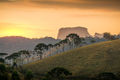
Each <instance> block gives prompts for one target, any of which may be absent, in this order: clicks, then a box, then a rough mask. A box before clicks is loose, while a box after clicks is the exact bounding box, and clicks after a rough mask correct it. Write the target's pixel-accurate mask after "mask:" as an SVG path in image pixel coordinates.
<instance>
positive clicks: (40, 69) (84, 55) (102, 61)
mask: <svg viewBox="0 0 120 80" xmlns="http://www.w3.org/2000/svg"><path fill="white" fill-rule="evenodd" d="M55 67H64V68H66V69H68V70H69V71H71V72H72V73H73V75H75V76H80V75H87V76H93V75H95V74H98V73H100V72H107V71H108V72H118V71H120V40H113V41H106V42H101V43H96V44H92V45H88V46H84V47H81V48H77V49H74V50H71V51H68V52H65V53H61V54H58V55H55V56H52V57H49V58H46V59H43V60H40V61H37V62H34V63H30V64H27V65H25V66H24V68H27V69H31V70H32V71H33V72H34V73H36V74H44V73H46V72H47V71H49V70H51V69H53V68H55Z"/></svg>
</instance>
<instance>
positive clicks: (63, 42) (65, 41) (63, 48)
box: [59, 39, 68, 52]
mask: <svg viewBox="0 0 120 80" xmlns="http://www.w3.org/2000/svg"><path fill="white" fill-rule="evenodd" d="M67 43H68V39H64V40H61V41H60V42H59V44H60V45H62V46H61V47H62V52H64V51H65V44H67Z"/></svg>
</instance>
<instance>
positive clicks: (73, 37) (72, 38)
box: [66, 33, 82, 48]
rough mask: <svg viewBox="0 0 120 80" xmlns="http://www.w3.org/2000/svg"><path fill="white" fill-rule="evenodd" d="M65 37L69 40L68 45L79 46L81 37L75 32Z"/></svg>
mask: <svg viewBox="0 0 120 80" xmlns="http://www.w3.org/2000/svg"><path fill="white" fill-rule="evenodd" d="M66 39H68V40H69V45H70V47H73V48H74V47H75V46H79V44H80V43H81V42H82V39H81V38H80V37H79V36H78V35H77V34H74V33H72V34H69V35H68V36H66Z"/></svg>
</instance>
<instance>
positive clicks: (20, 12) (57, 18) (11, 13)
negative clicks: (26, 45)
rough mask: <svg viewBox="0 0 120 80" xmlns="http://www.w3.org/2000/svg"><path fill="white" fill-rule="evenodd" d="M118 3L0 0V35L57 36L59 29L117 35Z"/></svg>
mask: <svg viewBox="0 0 120 80" xmlns="http://www.w3.org/2000/svg"><path fill="white" fill-rule="evenodd" d="M119 2H120V1H119V0H109V1H108V0H104V2H103V0H96V1H95V0H0V36H25V37H29V38H39V37H45V36H50V37H54V38H56V37H57V33H58V29H59V28H61V27H76V26H82V27H87V28H88V30H89V33H90V34H92V35H93V34H94V33H95V32H98V33H103V32H111V33H112V34H118V33H120V6H119V5H120V3H119Z"/></svg>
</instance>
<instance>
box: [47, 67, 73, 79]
mask: <svg viewBox="0 0 120 80" xmlns="http://www.w3.org/2000/svg"><path fill="white" fill-rule="evenodd" d="M69 75H72V73H70V72H69V71H68V70H67V69H64V68H62V67H56V68H54V69H52V70H51V71H49V72H48V73H47V74H46V79H45V80H64V79H65V78H66V77H67V76H69Z"/></svg>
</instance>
